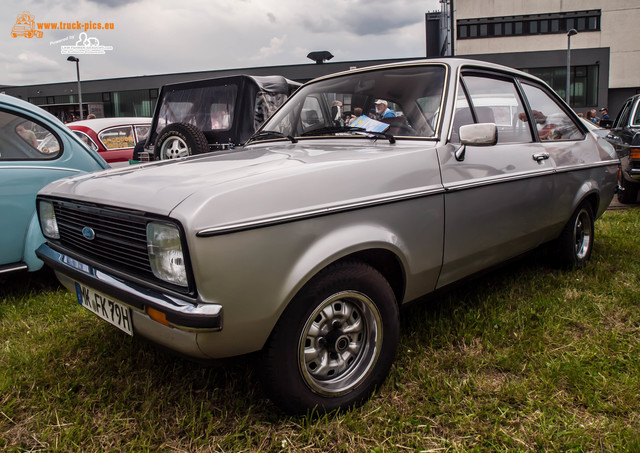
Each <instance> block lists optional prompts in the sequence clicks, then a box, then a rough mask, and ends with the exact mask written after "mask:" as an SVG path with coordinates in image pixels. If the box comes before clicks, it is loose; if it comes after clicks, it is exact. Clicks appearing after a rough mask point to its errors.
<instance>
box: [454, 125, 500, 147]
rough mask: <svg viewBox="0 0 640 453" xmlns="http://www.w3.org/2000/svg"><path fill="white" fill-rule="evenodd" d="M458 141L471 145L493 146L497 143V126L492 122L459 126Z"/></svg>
mask: <svg viewBox="0 0 640 453" xmlns="http://www.w3.org/2000/svg"><path fill="white" fill-rule="evenodd" d="M460 143H461V144H462V145H472V146H493V145H495V144H496V143H498V128H497V127H496V125H495V124H494V123H477V124H467V125H464V126H460Z"/></svg>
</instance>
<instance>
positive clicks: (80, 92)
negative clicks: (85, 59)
mask: <svg viewBox="0 0 640 453" xmlns="http://www.w3.org/2000/svg"><path fill="white" fill-rule="evenodd" d="M67 61H74V62H75V63H76V74H77V75H78V98H79V105H80V119H81V120H82V119H84V118H83V117H82V89H81V88H80V59H79V58H76V57H74V56H73V55H70V56H69V57H67Z"/></svg>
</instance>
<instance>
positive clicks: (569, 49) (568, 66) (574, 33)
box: [565, 28, 578, 104]
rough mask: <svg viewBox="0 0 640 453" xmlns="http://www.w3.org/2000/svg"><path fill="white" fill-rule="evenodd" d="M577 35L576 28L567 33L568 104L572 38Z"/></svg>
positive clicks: (566, 96)
mask: <svg viewBox="0 0 640 453" xmlns="http://www.w3.org/2000/svg"><path fill="white" fill-rule="evenodd" d="M577 34H578V30H576V29H575V28H572V29H571V30H569V31H568V32H567V91H566V93H565V98H566V101H567V104H569V89H570V87H571V37H572V36H573V35H577Z"/></svg>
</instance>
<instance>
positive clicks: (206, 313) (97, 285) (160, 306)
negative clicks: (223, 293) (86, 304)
mask: <svg viewBox="0 0 640 453" xmlns="http://www.w3.org/2000/svg"><path fill="white" fill-rule="evenodd" d="M36 255H37V256H38V258H40V259H41V260H42V261H44V262H45V263H46V264H47V265H49V266H50V267H51V268H53V270H54V271H56V273H57V274H59V275H60V274H61V275H63V276H65V277H66V278H67V279H70V280H73V281H77V282H79V283H82V284H83V285H86V286H88V287H90V288H93V289H94V290H96V291H99V292H102V293H104V294H107V295H109V296H110V297H112V298H114V299H116V300H118V301H119V302H121V303H123V304H125V305H127V306H129V307H131V308H133V309H134V311H137V312H138V313H144V311H145V309H146V308H148V307H150V308H154V309H156V310H158V311H161V312H162V313H164V314H165V316H166V319H167V321H168V322H169V324H170V325H171V327H172V328H175V329H178V330H182V331H186V332H192V333H204V332H217V331H220V330H222V306H221V305H219V304H203V303H198V302H197V301H194V300H190V299H187V298H180V297H177V296H173V295H168V294H165V293H162V292H160V291H155V290H154V289H150V288H148V287H146V286H143V285H140V284H136V283H134V282H129V281H125V280H123V279H121V278H118V277H115V276H113V275H109V274H107V273H106V272H103V271H101V270H99V269H96V268H95V267H93V266H91V265H90V264H87V263H83V262H81V261H78V260H76V259H74V258H72V257H70V256H68V255H65V254H64V253H61V252H59V251H56V250H54V249H53V248H51V247H50V246H49V245H48V244H46V243H45V244H42V245H41V246H40V247H39V248H38V250H36ZM63 283H64V282H63ZM134 329H135V325H134ZM145 336H147V335H145Z"/></svg>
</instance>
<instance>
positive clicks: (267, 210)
mask: <svg viewBox="0 0 640 453" xmlns="http://www.w3.org/2000/svg"><path fill="white" fill-rule="evenodd" d="M618 166H619V161H618V159H617V158H616V156H615V155H614V153H613V150H612V149H611V147H608V148H603V147H601V146H600V145H599V143H598V141H597V139H596V137H595V136H594V135H593V134H591V133H588V131H587V129H586V127H585V126H584V124H582V123H581V122H580V120H579V119H578V117H577V116H576V115H575V114H574V113H573V111H572V110H571V109H570V108H568V107H567V105H565V104H564V102H563V101H562V100H561V99H560V98H558V96H556V94H555V93H554V92H553V91H552V90H551V89H550V88H549V87H548V86H547V85H545V84H544V83H543V82H542V81H540V80H539V79H537V78H534V77H532V76H530V75H528V74H525V73H522V72H518V71H515V70H512V69H509V68H506V67H502V66H498V65H493V64H488V63H482V62H477V61H471V60H461V59H447V60H427V61H415V62H410V63H402V64H395V65H386V66H379V67H371V68H363V69H356V70H352V71H348V72H344V73H340V74H335V75H331V76H327V77H322V78H319V79H317V80H314V81H312V82H309V83H307V84H306V85H304V86H303V87H301V88H300V89H299V90H298V91H297V92H296V93H295V94H294V95H293V96H292V97H291V98H290V99H289V100H288V101H287V102H286V103H285V104H284V105H283V106H282V107H281V108H280V109H279V110H278V111H277V112H276V113H275V114H274V115H273V116H272V117H271V118H270V119H269V120H268V121H267V122H266V123H265V124H264V125H263V126H262V127H261V129H260V130H259V131H257V132H256V134H255V135H254V136H253V137H252V139H250V141H249V143H248V144H247V145H246V146H245V147H243V148H241V149H235V150H224V151H220V152H215V153H211V154H207V155H200V156H191V157H186V158H182V159H178V160H176V161H171V162H169V161H166V162H156V163H152V164H146V165H142V166H136V167H132V168H127V169H114V170H109V171H107V172H102V173H99V174H93V175H86V176H79V177H75V178H71V179H65V180H61V181H59V182H54V183H52V184H50V185H48V186H47V187H46V188H44V189H43V190H42V191H41V192H40V194H39V197H38V209H39V219H40V222H41V227H42V230H43V233H44V235H45V237H46V238H47V243H46V244H45V245H43V246H42V247H40V249H39V251H38V255H39V256H40V257H41V258H42V259H43V260H44V261H45V262H46V263H48V264H49V265H50V266H52V267H53V268H54V269H55V271H56V272H57V274H58V276H59V278H60V280H61V281H62V282H63V283H64V284H65V285H66V286H67V287H68V288H69V289H70V290H71V291H73V292H75V293H76V294H77V299H78V302H79V303H80V304H81V305H82V306H83V307H86V308H87V309H89V310H91V311H93V312H94V313H95V314H96V315H97V316H99V317H101V318H103V319H104V320H106V321H108V322H110V323H112V324H114V325H115V326H116V327H118V328H120V329H122V330H123V331H124V332H126V333H128V334H129V335H141V336H144V337H147V338H149V339H151V340H152V341H154V342H157V343H159V344H161V345H164V346H167V347H169V348H171V349H173V350H175V351H178V352H180V353H182V354H185V355H187V356H191V357H194V358H198V359H215V358H221V357H227V356H234V355H239V354H245V353H250V352H254V351H261V352H262V355H261V357H262V361H261V362H260V366H259V368H258V373H259V375H260V376H261V378H262V380H263V381H264V384H265V387H266V389H267V391H268V393H269V395H270V396H271V398H272V399H273V401H274V402H276V403H277V404H278V405H279V406H280V407H281V408H282V409H284V410H285V411H287V412H292V413H301V412H302V413H304V412H305V411H307V410H310V409H312V408H316V409H317V410H319V411H331V410H334V409H338V408H347V407H351V406H353V405H355V404H358V403H361V402H362V401H364V400H365V399H367V398H368V397H369V396H370V395H371V393H372V391H373V390H374V389H375V388H376V387H377V386H379V385H380V384H381V383H382V382H383V380H384V379H385V377H386V375H387V374H388V371H389V369H390V367H391V366H392V364H393V360H394V355H395V351H396V346H397V344H398V338H399V320H398V318H399V315H398V311H399V306H400V305H402V304H404V303H406V302H409V301H411V300H414V299H416V298H418V297H420V296H422V295H424V294H427V293H430V292H432V291H434V290H436V289H438V288H442V287H444V286H446V285H449V284H452V283H454V282H456V281H458V280H460V279H462V278H464V277H467V276H470V275H473V274H475V273H477V272H479V271H482V270H483V269H486V268H489V267H491V266H494V265H496V264H499V263H501V262H504V261H505V260H508V259H510V258H513V257H515V256H518V255H521V254H523V253H524V252H527V251H529V250H532V249H534V248H536V247H538V246H540V245H542V244H545V243H550V242H552V243H553V244H554V247H555V251H556V254H555V257H556V259H557V263H558V264H560V265H563V266H568V267H581V266H584V265H585V264H586V262H587V261H588V260H589V257H590V255H591V252H592V249H593V240H594V221H595V220H596V219H597V218H598V217H599V216H600V215H602V213H603V212H604V211H605V209H606V208H607V206H608V205H609V203H610V201H611V199H612V198H613V195H614V192H615V190H616V181H617V172H618Z"/></svg>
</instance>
